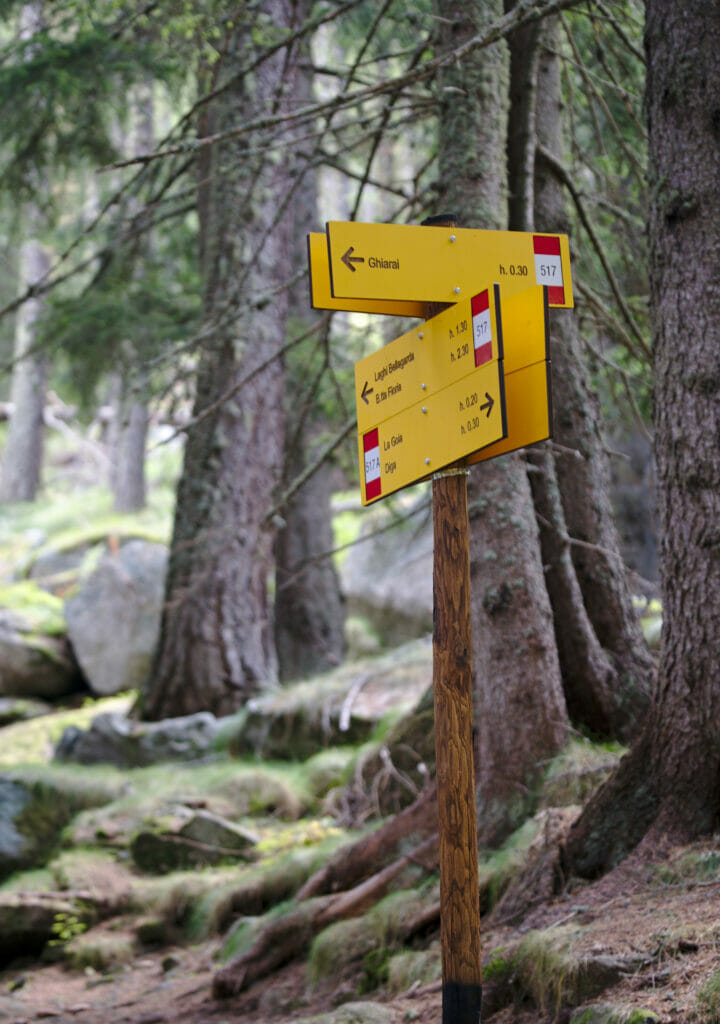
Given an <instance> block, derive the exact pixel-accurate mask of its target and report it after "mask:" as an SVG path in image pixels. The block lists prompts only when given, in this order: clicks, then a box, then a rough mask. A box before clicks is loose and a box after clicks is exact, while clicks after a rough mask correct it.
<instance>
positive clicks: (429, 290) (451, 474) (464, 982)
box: [308, 217, 573, 1024]
mask: <svg viewBox="0 0 720 1024" xmlns="http://www.w3.org/2000/svg"><path fill="white" fill-rule="evenodd" d="M452 222H453V218H450V217H442V218H440V217H439V218H433V224H432V226H430V225H429V224H428V225H427V226H418V227H416V226H402V225H389V224H358V223H339V222H330V223H328V225H327V239H326V240H327V254H326V253H325V252H324V251H323V248H322V242H323V239H324V236H313V235H311V236H309V238H308V252H309V257H310V279H311V294H312V302H313V305H315V306H316V308H326V309H328V308H329V309H351V310H353V309H354V310H357V311H361V312H381V313H393V312H396V311H397V312H400V308H401V307H402V306H403V305H404V306H405V308H404V309H403V314H404V315H410V316H412V315H424V308H425V307H424V305H423V313H422V314H421V313H412V312H408V311H407V307H408V305H409V306H412V304H413V303H415V304H417V303H423V304H425V303H428V304H429V303H448V304H451V305H450V308H448V309H445V310H444V311H443V312H441V313H439V314H438V315H437V316H434V317H432V318H431V319H428V320H425V322H424V323H423V324H421V325H420V326H419V327H417V328H414V329H413V330H412V331H408V332H406V333H405V334H403V335H401V336H400V337H399V338H396V340H395V341H393V342H391V343H390V344H389V345H386V346H385V347H384V348H382V349H380V350H379V351H378V352H375V353H373V355H371V356H368V357H367V358H366V359H363V360H361V361H360V362H359V363H357V364H356V366H355V391H356V402H357V418H358V454H359V460H360V477H361V497H362V502H363V504H364V505H367V504H369V503H370V502H373V501H376V500H378V499H379V498H382V497H384V496H385V495H387V494H390V493H392V492H393V491H397V490H399V489H400V488H401V487H405V486H407V485H408V484H411V483H414V482H416V481H418V480H420V479H423V478H425V477H427V476H429V475H432V477H433V524H434V534H435V542H434V558H433V563H434V569H433V595H434V602H435V614H434V628H433V686H434V702H435V738H436V756H437V798H438V824H439V838H440V842H439V849H440V853H439V860H440V893H441V944H442V950H443V954H442V957H443V959H442V973H443V989H442V992H443V995H442V1001H443V1003H442V1005H443V1021H446V1020H447V1021H453V1024H469V1022H473V1024H475V1022H476V1021H479V1020H480V1003H481V992H482V971H481V965H480V920H479V914H478V901H479V885H478V879H477V832H476V827H475V787H474V766H473V750H472V732H471V722H472V669H471V657H470V650H471V639H470V601H469V592H470V565H469V543H468V508H467V483H466V480H465V476H464V474H466V473H467V469H465V468H464V466H465V465H466V464H467V463H469V462H478V461H481V460H483V459H489V458H494V457H495V456H497V455H501V454H503V453H505V452H509V451H513V450H515V449H517V448H521V447H525V446H527V445H530V444H534V443H536V442H537V441H541V440H544V439H545V438H547V437H549V436H550V433H551V424H552V401H551V389H550V352H549V330H548V307H549V306H559V307H571V306H572V304H573V296H572V284H571V276H570V255H569V248H568V240H567V237H566V236H565V235H548V234H539V233H535V234H533V233H529V232H503V231H472V230H467V229H461V228H455V227H453V226H452ZM478 281H497V282H499V284H496V285H494V286H490V287H487V288H485V289H484V290H481V291H480V292H478V291H477V282H478ZM334 303H338V305H334ZM352 303H356V305H350V304H352ZM393 307H394V308H393Z"/></svg>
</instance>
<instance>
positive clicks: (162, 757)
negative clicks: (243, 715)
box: [55, 711, 220, 768]
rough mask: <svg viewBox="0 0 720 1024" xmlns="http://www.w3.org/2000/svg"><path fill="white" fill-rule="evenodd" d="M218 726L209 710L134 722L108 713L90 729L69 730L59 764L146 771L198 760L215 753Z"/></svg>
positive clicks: (57, 751)
mask: <svg viewBox="0 0 720 1024" xmlns="http://www.w3.org/2000/svg"><path fill="white" fill-rule="evenodd" d="M219 728H220V726H219V723H218V720H217V719H216V718H215V716H214V715H213V714H211V713H210V712H209V711H199V712H198V713H197V714H195V715H186V716H184V717H182V718H166V719H164V720H163V721H161V722H135V721H133V720H132V719H130V718H127V717H126V716H125V715H121V714H118V713H116V712H107V713H105V714H103V715H98V716H97V717H96V718H94V719H93V721H92V724H91V725H90V728H89V729H86V730H82V729H78V728H77V727H76V726H70V727H69V728H67V729H66V730H65V731H64V733H63V734H62V736H61V737H60V741H59V743H58V745H57V747H56V748H55V758H56V759H57V760H58V761H75V762H77V763H78V764H114V765H117V766H118V767H119V768H144V767H147V766H148V765H151V764H158V763H159V762H162V761H198V760H202V759H203V758H206V757H208V756H209V755H210V754H212V752H213V745H214V742H215V739H216V737H217V735H218V732H219Z"/></svg>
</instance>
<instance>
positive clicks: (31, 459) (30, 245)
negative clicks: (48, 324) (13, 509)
mask: <svg viewBox="0 0 720 1024" xmlns="http://www.w3.org/2000/svg"><path fill="white" fill-rule="evenodd" d="M37 220H38V217H37V215H36V214H34V213H32V212H31V213H30V214H29V215H28V218H27V226H28V229H29V230H30V234H31V236H32V235H33V234H34V229H36V228H37ZM49 269H50V258H49V255H48V252H47V250H46V249H45V247H44V246H43V245H42V243H41V242H40V241H39V239H38V238H36V237H30V238H29V239H28V240H27V241H26V242H25V243H24V244H23V245H22V248H21V252H20V286H21V288H23V289H24V288H27V287H28V285H32V284H33V283H34V282H36V281H39V280H40V279H41V278H42V277H44V276H45V274H46V273H47V272H48V270H49ZM41 308H42V300H41V299H29V300H28V301H27V302H25V303H24V304H23V305H22V306H21V307H20V309H19V311H18V314H17V318H16V321H15V346H14V352H13V359H14V365H13V373H12V383H11V388H10V401H11V403H12V414H11V416H10V426H9V429H8V435H7V441H6V443H5V451H4V452H3V459H2V470H1V471H0V501H3V502H7V501H34V500H35V496H36V493H37V489H38V487H39V485H40V472H41V468H42V452H43V436H44V424H43V409H44V406H45V387H46V377H47V356H46V355H45V353H44V352H42V351H39V350H38V349H37V348H36V344H37V338H36V322H37V318H38V315H39V314H40V310H41Z"/></svg>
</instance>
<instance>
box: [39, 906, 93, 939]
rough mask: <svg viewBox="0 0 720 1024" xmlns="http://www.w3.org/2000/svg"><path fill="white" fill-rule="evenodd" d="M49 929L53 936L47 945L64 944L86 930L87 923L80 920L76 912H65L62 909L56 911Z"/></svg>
mask: <svg viewBox="0 0 720 1024" xmlns="http://www.w3.org/2000/svg"><path fill="white" fill-rule="evenodd" d="M50 930H51V931H52V933H53V935H54V938H52V939H50V942H49V943H48V945H50V946H65V945H66V944H67V943H68V942H70V941H71V940H72V939H76V938H77V937H78V935H82V934H83V933H84V932H86V931H87V924H86V923H85V922H84V921H81V920H80V918H79V917H77V915H76V914H69V913H68V914H66V913H64V912H63V911H58V913H57V914H56V915H55V918H54V920H53V923H52V927H51V929H50Z"/></svg>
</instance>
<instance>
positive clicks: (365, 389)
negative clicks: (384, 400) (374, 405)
mask: <svg viewBox="0 0 720 1024" xmlns="http://www.w3.org/2000/svg"><path fill="white" fill-rule="evenodd" d="M368 384H369V381H367V380H366V381H365V383H364V384H363V389H362V392H361V393H360V397H361V398H362V400H363V402H364V403H365V405H370V402H369V400H368V397H367V396H368V395H371V394H372V393H373V391H374V390H375V388H369V387H368Z"/></svg>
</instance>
